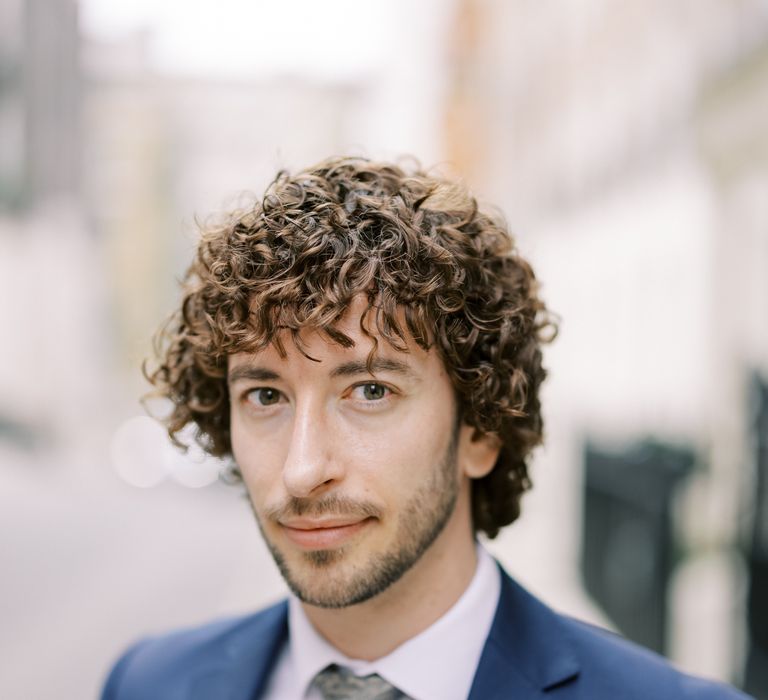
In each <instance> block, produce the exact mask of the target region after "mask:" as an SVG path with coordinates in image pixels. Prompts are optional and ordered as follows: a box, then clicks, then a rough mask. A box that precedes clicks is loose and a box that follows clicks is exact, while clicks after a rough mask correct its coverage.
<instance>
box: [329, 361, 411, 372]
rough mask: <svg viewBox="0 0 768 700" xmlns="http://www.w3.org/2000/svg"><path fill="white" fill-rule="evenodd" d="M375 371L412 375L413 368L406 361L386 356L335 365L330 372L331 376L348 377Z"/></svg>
mask: <svg viewBox="0 0 768 700" xmlns="http://www.w3.org/2000/svg"><path fill="white" fill-rule="evenodd" d="M376 372H395V373H396V374H402V375H404V376H409V377H413V376H414V374H413V370H412V369H411V367H410V366H409V365H408V364H407V363H406V362H401V361H400V360H393V359H390V358H386V357H377V358H375V359H374V360H373V362H371V364H370V367H369V365H368V362H367V360H353V361H351V362H345V363H344V364H341V365H339V366H338V367H335V368H334V369H333V371H332V372H331V376H332V377H349V376H352V375H355V374H371V373H372V374H376Z"/></svg>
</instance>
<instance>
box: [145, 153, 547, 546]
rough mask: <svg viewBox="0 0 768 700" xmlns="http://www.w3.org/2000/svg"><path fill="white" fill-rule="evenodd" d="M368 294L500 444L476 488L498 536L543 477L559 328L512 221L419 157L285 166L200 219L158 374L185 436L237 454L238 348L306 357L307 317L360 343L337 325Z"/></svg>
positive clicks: (475, 511) (399, 339) (479, 521)
mask: <svg viewBox="0 0 768 700" xmlns="http://www.w3.org/2000/svg"><path fill="white" fill-rule="evenodd" d="M360 294H364V295H366V296H367V300H368V308H367V311H366V312H365V313H364V317H365V318H368V317H370V318H372V319H373V321H374V323H375V327H376V331H377V332H378V335H379V337H380V338H383V339H384V340H386V341H387V342H389V343H390V344H391V345H392V346H393V347H395V348H396V349H399V350H404V349H405V343H406V342H407V339H408V338H409V337H410V338H412V339H413V340H414V341H415V342H416V343H417V344H418V345H419V346H420V347H422V348H424V349H429V348H435V350H436V351H437V352H438V353H439V354H440V356H441V358H442V360H443V362H444V364H445V367H446V370H447V372H448V375H449V376H450V379H451V381H452V383H453V386H454V391H455V394H456V397H457V401H458V408H459V411H460V415H461V419H462V420H463V422H465V423H467V424H468V425H470V426H472V427H473V428H475V430H476V431H477V434H488V433H492V434H495V435H497V436H498V438H499V439H500V442H501V452H500V455H499V458H498V461H497V463H496V465H495V466H494V468H493V470H492V471H491V472H490V473H489V474H488V475H487V476H485V477H483V478H480V479H476V480H474V481H473V482H472V515H473V524H474V528H475V530H476V531H483V532H485V533H486V534H487V535H488V536H489V537H495V536H496V534H497V533H498V531H499V529H500V528H501V527H503V526H504V525H507V524H509V523H511V522H513V521H514V520H515V519H516V518H517V517H518V516H519V514H520V499H521V496H522V494H523V493H524V492H525V491H526V490H527V489H529V488H530V486H531V482H530V479H529V476H528V468H527V460H528V458H529V455H530V452H531V450H532V449H533V448H534V447H535V446H536V445H538V444H539V443H540V442H541V440H542V419H541V410H540V405H539V386H540V384H541V382H542V380H543V379H544V377H545V370H544V369H543V367H542V362H541V359H542V358H541V345H542V343H543V342H547V341H548V340H550V339H551V338H553V337H554V335H555V333H556V325H555V323H554V321H553V320H552V318H551V317H550V315H549V314H548V312H547V310H546V307H545V305H544V304H543V302H542V301H541V300H540V298H539V296H538V287H537V283H536V279H535V277H534V274H533V271H532V270H531V267H530V266H529V264H528V263H527V262H526V261H525V260H524V259H522V258H521V257H520V256H519V255H518V254H517V252H516V250H515V248H514V243H513V240H512V238H511V237H510V235H509V233H508V232H507V228H506V225H505V224H504V222H503V221H502V220H501V218H500V217H495V216H492V215H490V214H487V213H484V212H483V211H481V210H480V209H479V208H478V205H477V202H476V200H475V199H474V198H473V197H472V196H471V195H470V194H469V193H468V192H467V191H466V190H465V189H463V188H462V187H461V186H459V185H458V184H456V183H454V182H452V181H449V180H446V179H443V178H441V177H436V176H433V175H430V174H427V173H426V172H424V171H422V170H420V169H418V167H416V168H414V169H411V170H410V171H406V170H405V169H403V168H402V167H400V166H397V165H393V164H387V163H375V162H371V161H368V160H365V159H359V158H337V159H332V160H328V161H324V162H322V163H320V164H318V165H316V166H314V167H312V168H309V169H307V170H304V171H301V172H299V173H297V174H295V175H290V174H288V173H287V172H284V171H283V172H280V173H279V174H278V175H277V177H276V179H275V180H274V181H273V182H272V184H271V185H270V186H269V188H268V189H267V191H266V193H265V195H264V197H263V198H262V200H261V201H259V202H256V203H255V204H254V205H253V206H252V207H250V208H248V209H245V210H240V211H235V212H231V213H229V214H227V215H226V216H225V217H224V219H223V220H222V221H220V222H219V223H217V224H215V225H209V226H207V227H204V228H203V230H202V236H201V239H200V242H199V246H198V249H197V255H196V257H195V259H194V261H193V262H192V264H191V266H190V267H189V270H188V271H187V274H186V277H185V282H184V296H183V301H182V303H181V307H180V309H179V310H178V312H177V313H176V314H174V316H172V318H171V319H170V320H169V322H168V323H167V324H166V325H165V327H164V328H163V329H162V330H161V332H160V333H159V335H158V343H157V345H156V354H157V364H156V366H155V368H154V370H152V371H147V370H146V369H145V372H146V374H147V377H148V379H149V380H150V382H151V383H152V384H153V385H154V386H155V388H156V389H157V392H156V393H158V394H160V395H162V396H165V397H167V398H169V399H170V400H171V402H172V406H173V410H172V413H171V414H170V416H169V417H168V418H167V420H166V424H167V428H168V432H169V434H170V436H171V438H172V439H173V440H174V442H176V443H177V444H180V442H179V438H178V434H179V431H181V430H182V429H183V428H184V427H185V426H187V425H188V424H190V423H193V424H195V425H196V432H197V439H198V441H199V442H200V444H201V445H202V446H203V447H204V448H205V449H206V450H207V451H208V452H210V453H211V454H213V455H217V456H226V455H230V454H231V449H232V447H231V440H230V429H229V410H230V408H229V395H228V389H227V384H226V371H227V358H228V356H229V355H230V354H233V353H237V352H242V351H250V352H253V351H257V350H259V349H262V348H264V347H266V346H267V345H269V344H270V343H273V344H274V346H275V347H276V348H277V350H278V352H281V353H284V347H283V344H282V340H281V336H282V337H284V333H283V334H281V331H288V332H289V333H290V335H291V337H292V339H293V342H294V343H296V346H297V348H298V349H299V350H300V351H302V348H301V341H300V337H299V331H300V330H301V329H303V328H308V327H309V328H313V329H315V330H318V331H320V332H322V333H325V334H326V335H327V336H328V337H329V338H330V339H332V340H333V341H334V342H337V343H339V344H341V345H342V346H345V347H348V346H350V345H352V344H353V343H352V340H351V338H349V337H348V336H346V335H345V334H343V333H341V332H340V331H339V330H338V329H337V328H336V323H337V322H338V320H339V319H340V318H341V316H342V315H343V314H344V312H345V311H346V309H347V308H348V306H349V305H350V303H351V302H352V300H353V298H355V297H356V296H357V295H360ZM401 314H402V315H401ZM402 319H404V321H405V327H403V324H402V323H401V320H402ZM363 320H364V319H361V327H363V323H362V321H363ZM374 352H375V347H374V349H373V350H372V351H371V357H369V360H370V359H372V355H373V353H374Z"/></svg>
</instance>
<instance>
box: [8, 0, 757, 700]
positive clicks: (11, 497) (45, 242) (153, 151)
mask: <svg viewBox="0 0 768 700" xmlns="http://www.w3.org/2000/svg"><path fill="white" fill-rule="evenodd" d="M331 154H352V155H362V156H369V157H373V158H387V159H390V158H397V157H399V156H401V155H403V154H413V155H415V156H417V157H418V158H419V159H420V160H421V161H422V163H424V164H426V165H433V164H440V165H441V167H442V168H443V169H444V170H445V171H447V172H451V173H455V174H458V175H459V176H461V177H463V178H464V179H465V180H466V182H467V183H468V184H469V185H470V186H471V187H472V189H473V190H474V191H475V192H476V193H477V194H478V196H479V197H480V199H481V200H482V201H484V202H488V203H492V204H494V205H497V206H498V207H499V208H500V209H501V210H502V211H503V212H504V214H505V215H506V217H507V219H508V221H509V224H510V227H511V229H512V231H513V232H514V233H515V235H516V236H517V240H518V243H519V247H520V249H521V250H522V252H523V254H524V255H526V256H527V257H529V258H530V259H531V260H532V262H533V264H534V267H535V269H536V270H537V274H538V276H539V278H540V279H541V282H542V287H543V295H544V297H545V299H546V300H547V302H548V303H549V305H550V306H551V308H552V309H554V310H555V311H556V312H557V313H558V314H560V316H561V318H562V324H561V333H560V337H559V338H558V340H557V341H556V343H555V344H554V345H553V346H552V347H551V348H550V349H548V351H547V365H548V367H549V369H550V379H549V381H548V384H547V386H546V389H545V393H544V398H543V400H544V405H545V414H546V417H547V428H548V431H547V432H548V435H547V445H546V447H545V448H544V449H542V450H541V451H540V452H539V453H538V454H537V457H536V460H535V463H534V465H533V479H534V482H535V488H534V490H533V492H532V493H531V494H530V495H529V496H528V497H527V498H526V500H525V501H524V512H523V517H522V519H521V520H520V522H519V523H517V524H515V525H514V526H513V527H511V528H509V529H508V530H507V531H505V532H504V533H503V534H502V535H501V536H500V537H499V538H498V539H497V540H495V541H494V542H492V543H490V544H489V547H490V548H491V549H492V551H493V552H494V553H495V554H496V556H498V557H499V559H500V560H501V561H502V562H503V563H504V564H505V565H506V567H507V568H508V570H509V571H510V572H511V573H512V574H513V575H515V576H516V577H518V578H519V579H520V580H521V582H523V583H524V584H525V585H526V586H528V587H529V588H531V589H533V590H534V591H535V592H536V593H537V594H538V595H540V596H541V597H543V598H544V599H545V600H546V601H547V602H548V603H550V604H551V605H552V606H553V607H555V608H557V609H559V610H562V611H565V612H567V613H569V614H572V615H576V616H578V617H582V618H586V619H588V620H591V621H594V622H597V623H598V624H603V625H608V626H611V627H613V628H615V629H618V630H620V631H621V632H622V633H624V634H625V635H627V636H629V637H631V638H633V639H636V640H638V641H640V642H641V643H643V644H646V645H648V646H651V647H653V648H655V649H657V650H658V651H660V652H662V653H664V654H666V655H667V656H668V657H669V658H671V659H672V660H673V662H674V663H675V664H677V665H678V666H679V667H680V668H683V669H685V670H688V671H691V672H695V673H700V674H703V675H706V676H709V677H713V678H720V679H724V680H728V681H730V682H733V683H735V684H737V685H740V686H741V687H746V688H747V689H748V690H750V691H751V692H752V693H753V694H754V695H755V696H757V697H759V698H768V2H766V0H624V2H608V1H606V0H556V1H555V2H546V3H543V2H536V1H535V0H441V1H438V0H423V1H422V2H419V3H409V2H406V0H390V1H389V2H386V3H384V2H377V3H374V2H367V1H362V2H360V1H359V2H351V0H323V2H312V1H311V0H282V2H279V3H278V2H263V1H251V2H245V1H244V0H243V1H237V0H216V1H215V2H214V1H213V0H198V1H196V2H189V0H187V1H186V2H182V1H181V0H166V1H165V2H162V3H158V2H151V0H140V1H139V0H134V2H131V3H126V2H118V0H81V1H80V2H76V1H75V0H0V329H2V330H1V331H0V333H2V343H1V344H0V696H1V697H3V698H8V699H14V700H15V699H24V700H27V699H29V698H35V699H37V698H54V697H56V698H93V697H96V695H97V693H98V689H99V687H100V685H101V683H102V682H103V678H104V675H105V674H106V672H107V669H108V667H109V665H110V664H111V663H112V661H113V660H114V658H115V657H116V655H117V654H118V653H119V652H120V651H121V650H122V649H123V648H124V647H125V646H126V644H128V643H129V642H130V641H132V640H134V639H135V638H137V637H138V636H141V635H144V634H147V633H152V632H158V631H162V630H166V629H168V628H170V627H173V626H179V625H189V624H195V623H199V622H203V621H205V620H208V619H210V618H211V617H213V616H216V615H223V614H233V613H238V612H243V611H248V610H252V609H254V608H256V607H258V606H261V605H262V604H264V603H267V602H270V601H272V600H275V599H277V598H279V597H281V596H282V595H283V593H284V588H283V584H282V582H281V580H280V577H279V575H278V574H277V572H276V570H275V569H274V567H273V565H272V562H271V560H270V558H269V556H268V554H267V552H266V550H265V548H264V546H263V545H262V544H261V541H260V538H259V535H258V533H257V529H256V527H255V526H254V524H253V522H252V516H251V514H250V512H249V510H248V508H247V507H246V503H245V500H244V498H243V496H242V494H241V492H240V490H239V489H238V488H236V487H234V488H233V487H231V486H226V485H224V484H222V483H221V482H219V481H217V472H218V470H219V468H220V467H221V465H220V464H218V463H216V462H214V461H212V460H209V459H206V458H205V457H204V456H203V455H201V454H200V453H199V452H195V451H194V450H193V451H191V452H190V453H189V454H188V455H186V456H184V455H181V454H179V453H177V452H175V451H174V450H173V449H171V448H170V447H169V446H168V445H167V444H166V441H165V439H164V437H163V433H162V430H161V429H160V428H159V427H157V426H156V425H155V424H154V423H152V422H151V421H150V420H149V419H148V418H146V417H143V411H142V409H141V407H140V405H139V403H138V399H139V397H140V396H141V395H142V394H143V393H144V392H145V391H146V389H147V386H146V384H145V383H144V382H143V380H142V377H141V371H140V365H141V362H142V360H143V358H144V357H145V356H147V355H148V354H149V352H150V348H151V337H152V334H153V332H154V330H155V329H156V327H157V326H158V325H159V324H160V322H161V321H162V320H163V318H164V317H165V316H166V315H167V314H168V313H169V312H170V311H171V310H172V309H173V307H174V304H175V303H176V301H177V299H178V286H177V281H178V279H179V277H180V276H181V275H182V274H183V270H184V269H185V267H186V265H187V263H188V261H189V260H190V258H191V255H192V251H193V249H194V245H195V240H196V236H197V232H196V231H197V229H196V223H195V222H196V220H205V218H206V217H207V216H208V215H209V214H210V213H211V212H215V211H218V210H221V209H222V208H226V207H231V206H233V205H235V204H236V203H237V202H238V201H242V198H243V197H244V196H246V197H247V196H248V194H249V193H251V194H259V193H260V192H261V191H262V190H263V188H264V187H265V186H266V185H267V184H268V182H269V181H270V180H271V178H272V177H273V175H274V173H275V172H276V171H277V170H278V169H279V168H282V167H287V168H289V169H295V168H301V167H304V166H306V165H309V164H311V163H313V162H315V161H317V160H319V159H321V158H324V157H326V156H328V155H331Z"/></svg>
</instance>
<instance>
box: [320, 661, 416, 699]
mask: <svg viewBox="0 0 768 700" xmlns="http://www.w3.org/2000/svg"><path fill="white" fill-rule="evenodd" d="M312 682H313V683H314V685H315V687H317V688H318V690H320V692H321V693H322V694H323V698H324V700H403V699H404V698H406V696H405V695H404V694H403V693H401V692H400V691H399V690H398V689H397V688H395V686H393V685H392V684H391V683H388V682H387V681H385V680H384V679H383V678H382V677H381V676H380V675H378V674H377V673H372V674H371V675H370V676H363V677H360V676H356V675H355V674H354V673H352V672H351V671H350V670H349V669H346V668H343V667H342V666H337V665H336V664H331V665H330V666H326V667H325V668H324V669H323V670H322V671H320V673H318V674H317V675H316V676H315V678H314V680H313V681H312Z"/></svg>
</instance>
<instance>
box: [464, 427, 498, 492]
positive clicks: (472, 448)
mask: <svg viewBox="0 0 768 700" xmlns="http://www.w3.org/2000/svg"><path fill="white" fill-rule="evenodd" d="M500 451H501V440H499V438H498V437H497V436H496V435H494V434H493V433H480V432H478V431H477V430H476V429H475V428H473V427H472V426H470V425H466V424H462V426H461V428H460V429H459V446H458V461H459V466H460V468H461V471H462V474H464V475H465V476H468V477H469V478H470V479H481V478H482V477H484V476H485V475H486V474H488V473H489V472H490V471H491V470H492V469H493V467H494V466H495V464H496V460H497V459H498V457H499V452H500Z"/></svg>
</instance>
